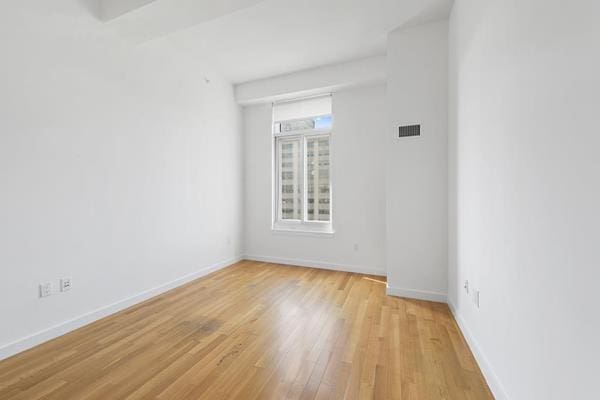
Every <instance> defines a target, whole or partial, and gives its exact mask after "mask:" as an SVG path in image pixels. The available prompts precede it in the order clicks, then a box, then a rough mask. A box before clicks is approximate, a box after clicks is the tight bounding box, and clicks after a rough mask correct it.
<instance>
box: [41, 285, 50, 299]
mask: <svg viewBox="0 0 600 400" xmlns="http://www.w3.org/2000/svg"><path fill="white" fill-rule="evenodd" d="M51 294H52V282H46V283H40V297H48V296H50V295H51Z"/></svg>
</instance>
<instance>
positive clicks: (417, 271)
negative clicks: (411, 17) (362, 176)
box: [385, 21, 448, 301]
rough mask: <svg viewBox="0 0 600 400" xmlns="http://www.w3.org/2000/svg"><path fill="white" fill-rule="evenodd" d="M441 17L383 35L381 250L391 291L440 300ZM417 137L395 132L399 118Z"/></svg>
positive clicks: (443, 177) (443, 247)
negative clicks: (385, 120)
mask: <svg viewBox="0 0 600 400" xmlns="http://www.w3.org/2000/svg"><path fill="white" fill-rule="evenodd" d="M447 38H448V24H447V22H446V21H442V22H435V23H430V24H426V25H420V26H418V27H414V28H408V29H403V30H400V29H399V30H396V31H394V32H392V33H391V34H390V36H389V38H388V56H387V57H388V62H387V64H388V90H387V110H388V113H389V125H388V127H387V128H386V160H387V163H386V168H385V170H386V221H387V224H386V226H387V234H386V242H387V245H386V249H387V252H386V257H387V261H386V263H387V272H388V285H389V293H391V294H395V295H402V296H408V297H417V298H423V299H429V300H437V301H445V300H446V289H447V268H448V267H447V221H448V213H447V179H448V178H447V144H448V143H447V115H448V112H447V110H448V109H447V84H448V81H447V65H448V63H447V55H448V51H447V49H448V47H447ZM412 124H420V125H421V136H419V137H406V138H399V137H398V127H399V126H401V125H412Z"/></svg>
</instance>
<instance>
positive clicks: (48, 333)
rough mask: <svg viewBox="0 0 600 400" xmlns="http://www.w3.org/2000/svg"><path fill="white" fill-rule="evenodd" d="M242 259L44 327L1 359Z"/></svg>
mask: <svg viewBox="0 0 600 400" xmlns="http://www.w3.org/2000/svg"><path fill="white" fill-rule="evenodd" d="M240 260H242V257H241V256H240V257H233V258H231V259H229V260H225V261H221V262H219V263H216V264H212V265H209V266H207V267H205V268H203V269H201V270H199V271H196V272H192V273H191V274H188V275H185V276H182V277H180V278H177V279H175V280H173V281H171V282H167V283H164V284H162V285H160V286H156V287H154V288H152V289H148V290H145V291H143V292H140V293H138V294H136V295H133V296H131V297H127V298H125V299H123V300H119V301H117V302H116V303H112V304H110V305H108V306H104V307H101V308H98V309H96V310H94V311H91V312H89V313H86V314H83V315H80V316H79V317H75V318H73V319H70V320H68V321H65V322H62V323H60V324H58V325H55V326H52V327H50V328H48V329H44V330H42V331H40V332H37V333H34V334H32V335H29V336H27V337H24V338H22V339H19V340H17V341H15V342H12V343H9V344H6V345H3V346H1V347H0V360H3V359H5V358H8V357H10V356H13V355H15V354H18V353H20V352H22V351H25V350H27V349H30V348H32V347H35V346H37V345H39V344H42V343H44V342H47V341H48V340H52V339H54V338H57V337H59V336H61V335H64V334H65V333H68V332H71V331H73V330H75V329H78V328H81V327H82V326H85V325H88V324H90V323H92V322H95V321H97V320H99V319H101V318H104V317H107V316H109V315H111V314H114V313H116V312H119V311H121V310H124V309H126V308H128V307H131V306H133V305H135V304H138V303H141V302H142V301H145V300H148V299H149V298H152V297H154V296H157V295H159V294H162V293H164V292H167V291H169V290H171V289H174V288H176V287H178V286H181V285H184V284H186V283H188V282H191V281H193V280H195V279H198V278H201V277H203V276H205V275H208V274H210V273H212V272H215V271H218V270H220V269H222V268H225V267H227V266H229V265H231V264H234V263H236V262H238V261H240Z"/></svg>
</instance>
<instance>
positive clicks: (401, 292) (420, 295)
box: [387, 285, 448, 303]
mask: <svg viewBox="0 0 600 400" xmlns="http://www.w3.org/2000/svg"><path fill="white" fill-rule="evenodd" d="M387 294H388V296H397V297H407V298H409V299H417V300H426V301H437V302H438V303H445V302H446V301H447V300H448V297H447V296H446V294H444V293H437V292H429V291H425V290H414V289H404V288H397V287H392V286H390V285H388V286H387Z"/></svg>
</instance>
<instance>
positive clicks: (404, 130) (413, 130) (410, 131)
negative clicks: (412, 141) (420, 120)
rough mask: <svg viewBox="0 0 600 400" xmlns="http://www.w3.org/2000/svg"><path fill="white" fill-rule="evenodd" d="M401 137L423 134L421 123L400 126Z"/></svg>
mask: <svg viewBox="0 0 600 400" xmlns="http://www.w3.org/2000/svg"><path fill="white" fill-rule="evenodd" d="M398 130H399V131H400V134H399V137H407V136H421V125H406V126H401V127H400V128H398Z"/></svg>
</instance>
